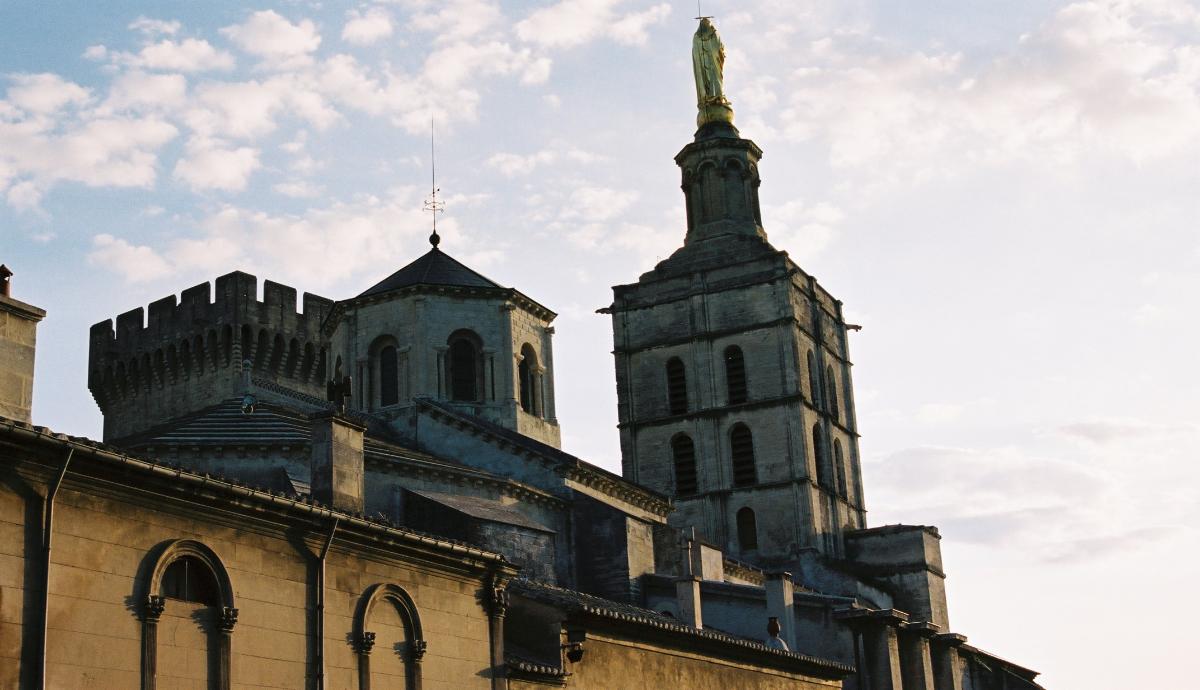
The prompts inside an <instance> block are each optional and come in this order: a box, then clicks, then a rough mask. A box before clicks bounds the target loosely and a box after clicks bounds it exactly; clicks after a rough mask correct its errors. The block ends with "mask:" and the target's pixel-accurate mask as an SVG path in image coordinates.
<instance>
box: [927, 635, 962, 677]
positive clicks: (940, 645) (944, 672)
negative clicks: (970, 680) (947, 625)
mask: <svg viewBox="0 0 1200 690" xmlns="http://www.w3.org/2000/svg"><path fill="white" fill-rule="evenodd" d="M966 641H967V638H966V636H964V635H959V634H957V633H942V634H941V635H935V636H934V638H933V639H932V640H931V641H930V644H929V647H930V656H931V658H932V661H933V677H934V684H933V685H934V687H935V688H937V690H963V684H962V675H961V674H960V673H959V670H958V669H959V663H958V648H959V647H960V646H961V645H962V644H963V643H965V642H966Z"/></svg>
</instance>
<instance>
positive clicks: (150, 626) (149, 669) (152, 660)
mask: <svg viewBox="0 0 1200 690" xmlns="http://www.w3.org/2000/svg"><path fill="white" fill-rule="evenodd" d="M165 608H166V601H165V600H164V599H163V598H162V597H159V596H155V595H153V594H151V595H149V596H147V597H146V601H144V602H143V603H142V690H154V687H155V683H156V681H157V677H158V619H159V618H161V617H162V612H163V609H165Z"/></svg>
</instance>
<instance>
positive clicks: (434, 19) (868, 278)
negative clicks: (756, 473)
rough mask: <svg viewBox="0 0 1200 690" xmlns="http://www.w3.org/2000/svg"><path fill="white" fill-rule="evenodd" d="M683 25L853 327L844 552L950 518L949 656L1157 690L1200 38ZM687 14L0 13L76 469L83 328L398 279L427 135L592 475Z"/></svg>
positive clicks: (423, 231)
mask: <svg viewBox="0 0 1200 690" xmlns="http://www.w3.org/2000/svg"><path fill="white" fill-rule="evenodd" d="M704 12H705V13H706V14H712V15H715V16H716V23H717V26H718V28H719V29H720V31H721V33H722V36H723V38H724V41H725V43H726V45H727V48H728V52H729V56H728V60H727V63H726V91H727V93H728V94H729V96H730V98H731V100H732V101H733V104H734V108H735V110H736V112H737V124H738V126H739V127H740V129H741V131H742V133H743V135H744V136H746V137H748V138H751V139H753V140H754V141H755V142H756V143H758V144H759V145H760V146H761V147H762V148H763V149H764V150H765V157H764V160H763V163H762V166H761V173H762V177H763V185H762V189H761V193H762V202H763V207H764V216H765V223H766V226H767V232H768V234H769V236H770V238H771V240H772V242H773V243H774V244H775V245H776V246H778V247H780V248H782V249H786V250H787V251H788V252H789V253H790V254H791V255H792V256H793V257H794V258H795V259H796V260H797V261H798V262H800V264H801V265H802V266H803V267H804V268H805V269H806V270H808V271H810V272H812V273H813V274H815V275H817V276H818V277H819V279H820V280H821V282H822V283H823V284H824V285H825V286H826V287H827V288H828V289H829V290H831V291H832V292H833V293H834V294H835V295H837V296H839V297H840V298H841V299H843V300H844V301H845V304H846V309H847V314H848V316H849V318H850V319H851V320H853V321H856V322H858V323H862V324H863V325H864V330H863V331H862V332H860V333H857V334H854V335H853V340H852V344H851V347H852V356H853V359H854V361H855V383H856V391H857V403H858V414H859V426H860V428H861V430H862V432H863V434H864V436H863V440H862V449H863V453H864V473H865V476H866V491H867V502H868V508H869V509H870V511H871V512H870V515H869V519H870V521H871V523H872V524H885V523H888V522H901V521H903V522H909V523H924V524H930V523H932V524H937V525H939V526H940V527H941V529H942V532H943V535H944V537H945V538H944V541H943V547H944V551H945V558H946V564H947V569H948V571H949V573H950V579H949V581H948V587H949V589H950V594H951V611H950V614H951V621H952V623H953V627H954V629H955V630H956V631H959V632H962V633H964V634H967V635H968V636H969V637H970V639H971V641H972V642H973V643H976V644H978V645H980V646H982V647H984V648H987V649H989V650H991V651H993V652H995V653H997V654H1000V655H1001V656H1005V657H1008V658H1011V659H1013V660H1015V661H1017V662H1019V663H1023V664H1027V665H1029V666H1032V667H1034V668H1038V669H1040V670H1042V671H1044V672H1045V676H1044V680H1045V683H1046V685H1047V686H1048V687H1052V688H1056V689H1059V690H1062V689H1068V688H1088V689H1102V688H1124V687H1128V684H1129V681H1128V680H1127V679H1128V678H1131V677H1135V676H1136V677H1137V678H1139V682H1140V684H1142V685H1145V686H1155V685H1163V686H1166V685H1170V684H1171V683H1172V681H1173V680H1174V676H1172V677H1171V679H1168V678H1167V677H1166V676H1165V675H1164V676H1162V677H1160V678H1155V677H1154V674H1155V673H1158V672H1160V671H1158V669H1160V668H1164V669H1165V668H1169V667H1170V663H1173V662H1174V660H1176V659H1178V658H1180V657H1182V656H1183V654H1184V653H1185V646H1184V645H1185V644H1186V643H1187V641H1189V640H1190V638H1191V637H1193V636H1192V635H1190V630H1188V629H1185V627H1184V626H1186V625H1188V621H1189V620H1190V616H1189V615H1188V614H1189V613H1192V614H1194V613H1200V610H1198V608H1197V605H1196V604H1195V603H1193V602H1192V601H1191V600H1190V598H1189V597H1187V596H1186V594H1184V593H1185V592H1187V591H1190V589H1191V587H1192V584H1193V583H1194V581H1195V579H1196V577H1197V576H1198V575H1200V559H1198V558H1197V556H1196V555H1195V553H1196V546H1197V542H1198V540H1197V531H1196V527H1195V526H1196V525H1197V523H1198V519H1200V510H1198V509H1197V505H1198V503H1200V501H1198V499H1200V490H1198V488H1197V487H1198V486H1200V470H1197V468H1196V462H1195V460H1196V457H1197V454H1198V453H1197V451H1198V450H1200V430H1198V427H1197V416H1198V415H1197V410H1198V409H1200V365H1197V363H1196V351H1197V343H1198V342H1200V326H1198V325H1197V322H1196V320H1195V319H1194V316H1195V314H1196V313H1197V312H1198V311H1200V304H1198V302H1200V297H1198V296H1200V229H1198V227H1197V219H1200V195H1197V193H1196V189H1198V188H1200V172H1198V171H1200V168H1198V167H1197V165H1196V161H1197V155H1198V154H1200V6H1198V5H1197V4H1196V3H1194V2H1185V1H1183V0H1142V1H1139V2H1129V1H1122V0H1093V1H1081V2H1074V3H1068V2H1049V1H1046V0H1043V1H1038V2H1034V1H1029V0H1014V1H1010V2H1005V3H996V2H978V1H970V2H967V1H963V0H956V1H954V2H951V1H949V0H939V1H933V0H929V1H925V2H905V3H896V2H886V1H882V0H881V1H878V2H869V1H849V2H848V1H845V0H843V1H837V2H835V1H833V0H829V1H822V0H801V1H795V2H770V1H767V0H746V1H743V2H736V3H734V2H717V1H716V0H706V2H705V3H704ZM694 15H695V7H694V5H692V4H691V3H687V2H683V3H668V2H653V1H650V2H635V1H633V0H629V1H624V2H622V1H619V0H561V1H559V2H553V1H552V0H544V1H542V2H522V3H517V2H511V3H509V2H506V3H503V4H498V3H495V2H491V1H489V0H446V1H445V2H439V3H433V2H425V1H422V0H398V1H395V2H386V3H384V2H381V3H360V4H353V5H346V4H335V3H307V2H283V3H270V2H263V3H261V4H259V5H254V6H247V5H246V4H244V3H231V2H230V3H217V2H210V3H192V2H186V3H184V2H179V3H146V2H105V3H103V4H90V5H78V6H76V5H72V4H67V3H49V2H11V1H10V2H5V3H3V4H0V261H3V262H5V263H7V264H8V265H9V266H11V267H12V268H13V269H14V270H15V271H16V274H17V275H16V277H15V283H14V284H15V293H14V294H15V296H17V297H18V298H19V299H24V300H26V301H29V302H32V303H35V304H38V305H40V306H43V307H45V308H47V309H48V310H49V312H50V316H49V317H48V318H47V320H46V321H45V322H44V323H43V325H42V328H41V331H40V335H41V338H40V343H39V353H38V356H39V360H38V373H37V376H38V379H37V389H36V392H35V400H36V403H35V420H36V421H37V422H38V423H41V424H46V425H49V426H51V427H53V428H55V429H58V430H62V431H67V432H70V433H77V434H85V435H91V436H96V437H98V436H99V434H100V419H99V414H98V412H97V410H96V408H95V405H94V403H93V402H92V401H91V398H90V395H89V394H88V392H87V391H86V388H85V384H84V381H85V376H86V366H87V362H86V359H87V348H86V342H87V328H88V326H89V325H90V324H92V323H94V322H97V321H101V320H103V319H105V318H110V317H112V316H115V315H116V314H117V313H119V312H122V311H126V310H128V309H132V308H134V307H137V306H142V305H145V304H146V303H148V302H149V301H152V300H154V299H157V298H159V297H162V296H164V295H166V294H169V293H178V292H179V291H180V290H182V289H184V288H186V287H189V286H191V285H194V284H197V283H200V282H203V281H206V280H211V279H212V278H214V277H216V276H217V275H220V274H222V273H226V272H228V271H231V270H234V269H242V270H247V271H250V272H252V273H255V274H256V275H258V276H259V277H260V280H261V279H267V278H269V279H272V280H275V281H278V282H284V283H287V284H290V285H293V286H295V287H297V288H299V289H300V290H307V291H311V292H315V293H318V294H321V295H324V296H327V297H331V298H341V297H346V296H349V295H352V294H356V293H357V292H359V291H361V290H362V289H364V288H365V287H367V286H369V285H371V284H373V283H374V282H376V281H377V280H378V279H380V278H381V277H383V276H385V275H387V274H388V273H389V272H391V271H392V270H394V269H395V268H397V267H399V266H401V265H403V264H405V263H407V262H408V261H410V260H411V259H412V258H415V257H416V256H418V255H419V254H420V253H422V252H423V251H425V249H426V247H427V246H428V245H427V244H426V243H425V237H426V236H427V235H428V217H427V216H424V215H423V214H422V213H421V210H420V209H421V201H422V199H423V198H424V196H425V195H426V194H427V192H428V184H429V181H428V180H429V167H428V164H429V160H428V122H429V120H430V117H431V116H432V117H435V118H436V120H437V122H438V125H437V126H438V131H439V144H438V149H439V156H438V158H439V160H438V170H439V185H440V186H441V188H442V190H443V194H444V196H445V198H446V200H447V202H448V204H447V206H448V211H447V213H446V214H445V216H444V218H443V219H442V222H441V227H442V228H443V230H444V232H443V235H444V237H445V241H444V243H443V245H442V247H443V248H444V249H445V250H446V251H448V252H449V253H451V254H452V255H454V256H456V257H457V258H459V259H461V260H463V261H465V262H467V263H468V264H470V265H472V266H474V267H475V268H477V269H479V270H480V271H482V272H483V273H485V274H487V275H489V276H491V277H493V278H495V279H496V280H498V281H500V282H502V283H505V284H509V285H513V286H516V287H518V288H520V289H521V290H522V291H524V292H526V293H527V294H529V295H531V296H532V297H534V298H535V299H538V300H539V301H541V302H543V303H545V304H547V305H548V306H550V307H551V308H553V309H555V310H557V311H558V312H559V314H560V317H559V319H558V321H557V322H556V326H557V335H556V343H555V363H556V367H557V374H556V376H557V381H556V385H557V390H558V396H559V400H558V411H559V417H560V421H561V423H562V425H563V431H564V444H565V445H566V447H567V448H568V449H569V450H571V451H573V452H575V453H577V454H579V455H581V456H583V457H585V458H589V459H591V460H593V461H594V462H597V463H599V464H602V465H604V466H606V467H609V468H614V469H615V468H618V467H619V459H618V453H619V451H618V447H617V435H616V431H615V428H614V425H615V422H616V413H615V396H614V385H613V378H612V369H611V356H610V354H609V350H610V347H611V331H610V328H609V323H608V321H607V320H606V319H605V318H604V317H602V316H599V315H596V314H595V313H594V310H595V309H596V308H598V307H601V306H605V305H607V304H608V303H609V302H610V300H611V291H610V286H612V285H614V284H618V283H625V282H632V281H633V280H635V279H636V278H637V276H638V275H639V274H640V273H641V272H642V271H645V270H648V269H649V268H651V267H652V266H653V264H654V262H655V261H656V260H657V259H659V258H662V257H665V256H666V255H667V254H668V253H670V251H672V250H673V249H674V248H675V247H676V246H678V244H679V243H680V242H681V240H682V235H683V213H682V205H681V203H680V202H681V195H680V193H679V189H678V171H677V169H676V167H675V165H674V163H673V162H672V157H673V156H674V155H675V153H676V152H678V150H679V149H680V148H682V146H683V145H684V144H686V143H687V142H688V141H689V140H690V137H691V134H692V130H693V127H694V117H695V111H694V102H693V100H694V91H693V87H692V83H691V73H690V57H689V47H690V37H691V33H692V31H693V30H694V22H693V21H692V17H693V16H694ZM1167 598H1169V599H1170V600H1171V604H1170V606H1164V605H1163V604H1161V603H1159V602H1160V601H1161V600H1163V599H1167ZM1181 609H1182V610H1181ZM1168 611H1169V612H1170V617H1169V618H1168V617H1167V612H1168ZM1151 630H1153V631H1154V634H1153V636H1151V635H1150V634H1148V632H1149V631H1151ZM1118 648H1119V649H1121V650H1122V653H1121V654H1120V655H1113V656H1111V657H1110V658H1108V659H1106V663H1105V665H1104V668H1097V664H1096V663H1095V662H1096V655H1095V650H1097V649H1118ZM1169 662H1170V663H1169ZM1162 672H1163V673H1165V672H1166V671H1162Z"/></svg>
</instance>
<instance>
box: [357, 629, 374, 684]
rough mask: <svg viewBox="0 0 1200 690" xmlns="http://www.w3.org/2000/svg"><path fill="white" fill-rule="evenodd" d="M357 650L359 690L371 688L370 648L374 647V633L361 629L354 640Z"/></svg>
mask: <svg viewBox="0 0 1200 690" xmlns="http://www.w3.org/2000/svg"><path fill="white" fill-rule="evenodd" d="M355 642H356V643H357V644H356V645H355V646H356V647H357V650H356V651H357V652H358V687H359V690H371V650H372V649H374V647H375V633H373V632H367V631H365V630H364V631H363V633H362V635H359V637H358V639H357V640H356V641H355Z"/></svg>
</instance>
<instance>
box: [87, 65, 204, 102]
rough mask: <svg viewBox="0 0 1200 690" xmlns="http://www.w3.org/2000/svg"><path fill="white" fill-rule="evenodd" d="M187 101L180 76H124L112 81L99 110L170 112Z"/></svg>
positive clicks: (133, 74)
mask: <svg viewBox="0 0 1200 690" xmlns="http://www.w3.org/2000/svg"><path fill="white" fill-rule="evenodd" d="M186 99H187V79H186V78H185V77H184V76H183V75H182V74H147V73H145V72H138V71H133V72H126V73H124V74H121V75H118V76H117V77H116V78H114V79H113V81H112V84H111V85H110V86H109V89H108V98H107V99H105V101H104V104H103V106H102V110H103V111H105V112H111V111H120V110H136V111H152V110H174V109H176V108H179V107H180V106H182V105H183V104H184V102H185V101H186Z"/></svg>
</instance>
